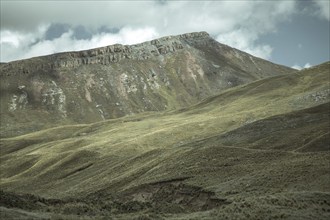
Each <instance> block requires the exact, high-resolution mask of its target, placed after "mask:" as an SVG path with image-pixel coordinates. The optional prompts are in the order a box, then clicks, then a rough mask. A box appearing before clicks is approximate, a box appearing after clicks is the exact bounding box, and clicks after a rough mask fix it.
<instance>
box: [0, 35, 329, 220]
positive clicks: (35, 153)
mask: <svg viewBox="0 0 330 220" xmlns="http://www.w3.org/2000/svg"><path fill="white" fill-rule="evenodd" d="M173 42H177V43H175V44H174V43H173ZM165 44H170V45H173V47H169V48H172V49H168V50H166V51H167V52H166V54H165V52H164V51H162V50H160V51H162V53H163V52H164V54H162V53H161V52H160V51H159V50H157V51H158V55H157V53H156V52H154V53H155V54H154V53H151V52H150V53H149V56H146V57H144V58H143V56H141V55H140V54H139V53H140V52H139V51H140V50H141V48H149V47H150V48H157V47H158V46H155V45H165ZM145 45H148V46H145ZM178 45H181V46H178ZM119 47H121V48H125V46H119ZM127 47H130V48H131V53H132V55H131V56H130V57H126V56H122V55H121V58H120V61H118V63H115V62H110V61H109V63H100V62H101V61H97V63H93V64H91V63H88V64H86V62H85V63H84V62H82V61H81V62H79V61H77V59H82V58H81V57H84V56H85V55H84V54H91V53H92V52H91V51H85V52H73V53H64V54H55V55H52V56H46V57H40V58H33V59H30V60H23V61H16V62H12V63H7V64H2V65H1V68H2V69H1V70H2V71H1V105H2V106H1V129H2V130H1V132H2V133H1V134H2V137H1V139H0V150H1V157H0V161H1V163H0V170H1V172H0V178H1V182H0V187H1V190H0V216H1V218H4V219H196V220H197V219H198V220H199V219H328V218H329V217H330V184H329V183H330V173H329V169H330V123H329V121H330V114H329V113H330V110H329V109H330V102H329V101H330V79H329V77H330V73H329V70H330V62H327V63H324V64H321V65H319V66H315V67H312V68H308V69H304V70H301V71H294V70H292V69H290V68H286V67H282V66H278V65H276V64H272V63H269V62H267V61H263V60H261V59H258V58H255V57H252V56H250V55H248V54H245V53H243V52H240V51H238V50H235V49H233V48H229V47H227V46H225V45H221V44H218V43H217V42H215V41H214V40H212V39H211V38H210V37H209V36H208V35H207V34H206V33H193V34H186V35H180V36H176V37H170V38H162V39H159V40H158V41H152V42H147V43H144V44H141V45H136V46H127ZM107 48H108V47H107ZM107 48H101V49H96V50H93V51H94V52H95V51H101V50H102V49H103V50H104V51H107V52H103V53H101V52H97V53H96V52H95V54H97V55H95V57H98V56H99V57H102V56H104V57H105V56H108V55H106V54H109V53H110V54H111V53H115V52H114V49H113V50H110V49H107ZM109 48H110V47H109ZM111 48H115V46H114V47H111ZM133 48H137V49H136V51H135V50H134V49H133ZM165 48H166V47H165ZM112 51H113V52H112ZM150 51H151V49H150ZM118 52H119V51H118ZM120 53H122V54H125V53H126V52H122V51H120ZM151 54H153V55H151ZM60 57H70V58H67V59H66V64H65V65H68V66H63V67H59V66H57V64H56V65H55V64H54V66H52V65H49V66H50V67H49V68H50V69H53V72H52V71H50V72H49V73H48V74H47V73H46V72H44V73H42V71H40V69H42V68H41V67H40V68H39V69H38V68H35V69H38V70H35V71H34V72H33V71H32V66H33V65H34V64H35V65H37V66H38V65H40V64H42V62H41V60H44V62H45V63H47V60H49V62H50V63H51V61H54V60H56V59H58V60H59V59H60ZM190 59H193V60H194V61H191V60H190ZM69 60H75V61H74V62H69ZM95 60H98V59H96V58H95V59H94V61H95ZM20 62H21V64H19V63H20ZM95 62H96V61H95ZM102 62H104V60H103V61H102ZM68 63H70V64H68ZM133 64H134V65H133ZM63 65H64V64H63ZM72 65H73V66H72ZM131 65H132V66H131ZM20 66H21V67H23V66H26V69H25V71H26V73H25V74H23V73H22V72H19V71H18V69H19V68H20ZM157 66H158V68H157ZM159 66H161V67H162V68H160V67H159ZM28 67H30V68H31V69H29V70H28ZM43 68H44V66H43ZM47 68H48V67H47ZM150 68H151V69H153V70H154V73H155V77H156V79H155V81H154V82H155V83H153V84H150V85H149V84H148V82H149V81H148V80H147V79H148V78H147V75H143V74H146V73H148V74H149V73H150V74H152V72H148V71H149V70H150ZM179 69H180V71H179ZM14 70H17V72H16V73H15V71H14ZM92 70H93V71H94V72H89V71H92ZM110 70H111V71H110ZM119 70H120V71H119ZM133 70H134V71H133ZM138 70H139V72H138ZM122 71H124V72H125V74H127V76H130V77H133V76H134V77H135V76H137V78H138V79H136V80H135V79H134V80H135V81H134V80H132V81H128V82H130V83H127V84H125V83H123V84H120V82H121V81H120V80H121V78H120V77H121V74H123V72H122ZM144 71H147V72H144ZM171 71H173V72H171ZM189 71H190V72H189ZM199 71H203V74H201V75H200V74H199ZM212 71H215V74H214V73H213V72H212ZM15 74H16V75H15ZM75 74H78V75H77V76H75ZM79 74H80V75H79ZM90 74H95V75H93V76H91V75H90ZM191 74H192V75H195V78H194V77H192V75H191ZM221 74H222V75H221ZM36 76H37V77H36ZM73 76H74V77H76V78H70V77H73ZM78 76H79V77H78ZM87 76H88V77H89V76H91V78H85V77H87ZM165 76H167V77H168V79H169V81H168V82H169V84H168V86H167V85H166V82H165V81H162V80H161V79H164V78H161V77H165ZM34 77H36V78H34ZM38 77H39V78H38ZM99 77H101V78H103V79H104V81H106V86H105V87H104V88H106V90H102V88H103V87H102V86H101V84H100V82H101V81H100V78H99ZM116 77H117V78H116ZM139 77H141V78H139ZM15 78H16V81H17V82H16V81H15V80H14V79H15ZM2 79H4V80H2ZM35 79H38V80H39V82H41V84H40V88H41V89H40V90H38V89H37V88H39V87H37V86H32V85H39V84H33V82H34V81H33V80H35ZM74 79H75V80H74ZM88 79H92V80H93V81H94V82H93V83H91V81H90V84H89V83H88ZM105 79H106V80H105ZM142 79H143V80H144V83H145V84H143V83H141V82H142ZM234 79H235V80H234ZM20 80H21V81H20ZM70 80H74V81H73V82H74V83H75V84H72V85H71V81H70ZM112 80H114V81H112ZM116 80H117V81H116ZM52 81H53V82H54V83H53V82H52ZM133 82H134V83H133ZM229 82H232V84H229ZM42 83H44V84H42ZM111 83H113V84H111ZM131 83H132V84H131ZM156 83H157V84H158V85H159V87H158V89H157V86H155V85H156ZM124 84H125V85H124ZM133 84H134V85H136V87H131V86H132V85H133ZM55 85H56V86H55ZM69 85H71V87H70V86H69ZM79 85H80V86H79ZM86 85H90V87H87V90H86V87H85V86H86ZM110 85H113V87H112V86H110ZM144 85H146V89H145V90H144ZM48 86H49V87H48ZM153 86H155V87H153ZM19 87H20V88H19ZM200 87H202V88H203V89H201V88H200ZM48 88H52V89H53V90H52V91H55V90H56V89H55V88H57V90H56V91H57V93H56V94H57V95H53V96H51V95H49V96H45V95H44V94H53V93H49V91H48V90H47V89H48ZM129 88H130V89H132V88H136V93H135V92H133V90H135V89H133V90H129ZM46 91H48V92H47V93H46ZM59 91H61V92H59ZM71 91H72V92H71ZM86 91H89V92H86ZM129 91H130V92H129ZM200 91H203V93H199V92H200ZM24 92H25V93H24ZM107 93H108V94H109V97H108V98H107V95H106V94H107ZM22 94H26V95H25V96H24V95H23V97H25V98H21V97H22ZM86 94H87V95H86ZM14 95H16V99H13V97H14ZM38 96H40V97H39V99H38V98H37V97H38ZM63 96H65V98H63ZM45 97H46V98H45ZM52 97H53V98H52ZM60 97H62V98H60ZM143 98H145V99H148V100H151V103H153V105H152V106H149V107H147V108H145V107H146V106H148V105H146V104H145V102H143ZM44 99H45V100H46V101H43V100H44ZM89 99H90V101H89ZM13 100H15V101H13ZM22 100H27V101H22ZM52 100H54V101H52ZM60 100H63V101H60ZM72 100H73V101H75V102H77V103H79V105H78V104H77V107H75V108H73V107H72V108H70V107H69V106H70V104H69V103H70V102H71V101H72ZM109 100H114V101H115V102H118V103H119V105H116V104H114V105H111V103H110V101H109ZM101 101H102V102H101ZM24 103H25V104H24ZM96 104H98V105H102V106H98V107H96ZM3 105H5V107H3ZM165 105H166V106H167V107H165ZM79 106H80V107H79ZM161 106H163V107H162V108H161ZM101 107H102V108H101ZM156 107H157V108H158V109H157V108H156ZM103 108H104V109H103ZM99 109H101V110H102V112H103V113H101V112H100V111H99ZM120 109H122V110H120ZM116 112H117V113H116ZM118 112H120V114H119V113H118ZM64 113H65V114H64ZM101 115H103V116H104V117H101ZM120 116H123V117H120ZM3 121H5V122H6V124H3ZM80 122H82V123H80ZM88 122H90V123H88ZM43 123H45V125H43ZM33 126H34V127H33ZM43 126H44V127H45V128H43ZM42 128H43V129H42ZM33 129H35V130H36V131H33V132H32V130H33ZM18 132H22V133H25V134H23V135H19V133H18Z"/></svg>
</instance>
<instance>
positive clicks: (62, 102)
mask: <svg viewBox="0 0 330 220" xmlns="http://www.w3.org/2000/svg"><path fill="white" fill-rule="evenodd" d="M292 71H294V70H293V69H290V68H287V67H284V66H280V65H276V64H273V63H270V62H267V61H264V60H261V59H259V58H256V57H253V56H251V55H249V54H246V53H244V52H242V51H239V50H236V49H234V48H230V47H228V46H225V45H222V44H220V43H218V42H216V41H215V40H213V39H212V38H211V37H210V36H209V35H208V34H207V33H205V32H198V33H190V34H183V35H179V36H169V37H163V38H160V39H157V40H153V41H150V42H145V43H142V44H137V45H131V46H127V45H111V46H108V47H103V48H97V49H94V50H87V51H79V52H69V53H60V54H54V55H51V56H44V57H37V58H32V59H28V60H21V61H15V62H10V63H7V64H2V65H0V74H1V82H0V89H1V90H0V95H1V121H2V123H1V127H0V134H1V136H2V137H5V136H7V137H8V136H16V135H19V134H25V133H28V132H31V131H36V130H40V129H42V128H48V127H53V126H54V125H55V124H57V125H61V124H62V125H63V124H72V123H90V122H96V121H101V120H105V119H110V118H118V117H122V116H125V115H132V114H136V113H140V112H147V111H164V110H173V109H178V108H182V107H187V106H190V105H192V104H195V103H197V102H198V101H201V100H202V99H204V98H207V97H208V96H210V95H215V94H218V93H219V92H221V91H223V90H225V89H228V88H231V87H234V86H237V85H241V84H244V83H248V82H252V81H254V80H258V79H262V78H265V77H269V76H275V75H279V74H284V73H289V72H292Z"/></svg>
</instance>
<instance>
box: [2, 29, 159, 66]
mask: <svg viewBox="0 0 330 220" xmlns="http://www.w3.org/2000/svg"><path fill="white" fill-rule="evenodd" d="M45 33H46V30H45V28H44V29H41V30H40V31H39V32H37V33H36V34H35V35H25V34H23V33H19V32H11V31H3V32H1V36H4V37H1V41H0V43H1V61H2V62H7V61H10V60H12V59H25V58H29V57H35V56H41V55H47V54H52V53H58V52H64V51H77V50H85V49H91V48H96V47H103V46H107V45H111V44H116V43H120V44H136V43H141V42H144V41H148V40H152V39H154V38H156V37H158V33H157V32H156V31H155V29H154V28H152V27H143V28H132V27H129V26H127V27H123V28H122V29H121V30H120V31H119V32H118V33H98V34H95V35H93V36H92V37H91V38H90V39H76V38H75V37H74V31H73V30H72V29H69V30H68V31H67V32H65V33H63V34H62V35H61V36H60V37H58V38H55V39H52V40H47V39H42V40H40V38H41V37H43V36H44V35H45Z"/></svg>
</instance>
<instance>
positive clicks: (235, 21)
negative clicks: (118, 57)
mask: <svg viewBox="0 0 330 220" xmlns="http://www.w3.org/2000/svg"><path fill="white" fill-rule="evenodd" d="M0 2H1V5H0V6H1V7H0V10H1V15H0V16H1V17H0V18H1V19H0V24H1V26H0V62H9V61H13V60H20V59H26V58H30V57H35V56H41V55H47V54H52V53H57V52H63V51H76V50H85V49H91V48H95V47H102V46H107V45H111V44H115V43H120V44H136V43H141V42H144V41H148V40H152V39H155V38H159V37H162V36H167V35H177V34H183V33H189V32H195V31H207V32H208V33H209V34H210V35H211V36H212V37H213V38H214V39H215V40H217V41H218V42H220V43H223V44H227V45H229V46H232V47H235V48H237V49H240V50H243V51H245V52H247V53H250V54H252V55H254V56H257V57H260V58H263V59H267V60H269V61H271V62H275V63H278V64H282V65H286V66H290V67H294V68H296V69H301V68H308V67H310V66H313V65H317V64H320V63H323V62H326V61H329V60H330V58H329V51H330V45H329V32H330V30H329V24H330V23H329V22H330V16H329V11H330V5H329V2H330V1H329V0H264V1H259V0H246V1H244V0H228V1H220V0H216V1H197V0H191V1H184V0H176V1H174V0H172V1H171V0H145V1H138V0H130V1H128V0H127V1H114V0H113V1H107V0H96V1H95V0H94V1H88V0H84V1H81V0H71V1H64V0H57V1H56V0H53V1H47V0H35V1H30V0H21V1H20V0H0Z"/></svg>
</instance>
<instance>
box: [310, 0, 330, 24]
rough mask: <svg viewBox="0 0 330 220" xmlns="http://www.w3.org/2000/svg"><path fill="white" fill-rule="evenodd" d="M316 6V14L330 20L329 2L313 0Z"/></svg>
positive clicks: (326, 0)
mask: <svg viewBox="0 0 330 220" xmlns="http://www.w3.org/2000/svg"><path fill="white" fill-rule="evenodd" d="M313 1H314V3H315V6H316V7H317V12H316V13H317V15H318V16H319V17H321V18H324V19H326V20H328V21H329V20H330V2H329V0H313Z"/></svg>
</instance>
